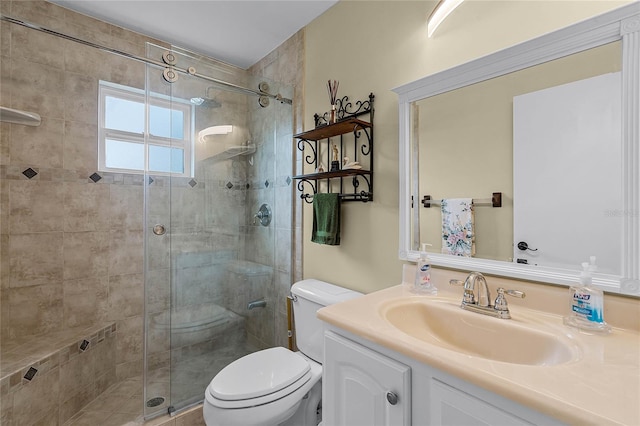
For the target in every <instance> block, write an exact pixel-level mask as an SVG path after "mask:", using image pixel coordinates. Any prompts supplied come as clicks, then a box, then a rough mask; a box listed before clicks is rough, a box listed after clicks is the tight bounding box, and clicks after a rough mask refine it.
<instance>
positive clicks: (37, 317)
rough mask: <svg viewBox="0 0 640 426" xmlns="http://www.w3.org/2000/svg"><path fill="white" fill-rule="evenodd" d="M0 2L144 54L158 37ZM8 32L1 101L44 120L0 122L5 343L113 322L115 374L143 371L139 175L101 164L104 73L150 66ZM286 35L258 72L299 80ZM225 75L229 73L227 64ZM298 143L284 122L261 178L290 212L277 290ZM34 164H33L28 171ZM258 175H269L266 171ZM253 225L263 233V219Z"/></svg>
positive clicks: (121, 75) (12, 12) (283, 275)
mask: <svg viewBox="0 0 640 426" xmlns="http://www.w3.org/2000/svg"><path fill="white" fill-rule="evenodd" d="M0 7H1V11H2V13H3V14H6V15H9V16H13V17H16V18H19V19H24V20H27V21H31V22H35V23H38V24H41V25H44V26H46V27H48V28H52V29H54V30H57V31H60V32H64V33H67V34H71V35H74V36H77V37H79V38H83V39H86V40H89V41H92V42H96V43H99V44H103V45H107V46H111V47H114V48H116V49H120V50H123V51H126V52H131V53H133V54H135V55H138V56H145V42H147V41H152V42H154V43H155V44H160V45H162V43H161V42H158V41H156V40H150V39H148V38H147V37H144V36H141V35H139V34H136V33H132V32H129V31H126V30H123V29H121V28H118V27H115V26H112V25H109V24H106V23H104V22H101V21H98V20H95V19H91V18H88V17H86V16H83V15H79V14H77V13H74V12H71V11H68V10H66V9H63V8H60V7H58V6H56V5H53V4H51V3H48V2H45V1H5V0H3V1H2V2H1V3H0ZM0 31H1V34H0V42H1V46H0V47H1V52H0V55H1V57H0V66H1V69H0V103H1V104H2V105H3V106H8V107H12V108H17V109H23V110H28V111H34V112H37V113H39V114H40V115H41V116H42V124H41V125H40V126H39V127H25V126H18V125H12V124H7V123H2V124H1V125H0V126H1V127H0V173H1V175H0V177H1V182H0V185H1V186H0V191H1V192H0V197H1V198H0V201H1V203H0V250H1V262H2V263H1V265H0V266H1V272H0V274H1V284H0V289H1V290H2V291H1V305H0V306H1V313H0V315H1V318H0V319H1V321H2V327H1V336H0V344H1V345H2V348H3V350H5V348H7V349H10V348H12V347H15V345H16V344H18V343H20V342H22V341H24V340H26V339H29V338H33V337H36V336H40V335H43V334H46V333H49V332H52V331H57V330H59V329H68V328H76V327H78V328H84V327H87V326H90V325H94V324H99V323H102V322H105V321H114V322H116V323H117V329H118V333H117V338H116V375H117V378H118V379H124V378H127V377H132V376H137V375H140V374H141V373H142V366H143V359H142V358H143V333H142V328H143V304H144V301H143V297H144V293H143V286H144V279H143V257H144V254H143V234H144V233H143V179H142V176H140V175H128V174H113V173H101V172H99V173H98V174H99V176H96V175H94V173H95V172H96V164H97V147H96V143H97V142H96V135H97V84H98V80H101V79H102V80H108V81H112V82H115V83H119V84H124V85H128V86H133V87H139V88H143V87H144V84H145V66H144V64H141V63H137V62H135V61H132V60H129V59H125V58H121V57H118V56H116V55H112V54H109V53H104V52H100V51H98V50H96V49H93V48H90V47H86V46H82V45H79V44H77V43H74V42H72V41H65V40H62V39H59V38H56V37H53V36H49V35H46V34H42V33H39V32H36V31H32V30H28V29H25V28H22V27H19V26H16V25H11V24H6V23H2V25H1V26H0ZM285 45H286V46H285V47H284V48H280V49H277V50H276V51H274V53H272V54H271V55H270V56H269V57H267V58H265V60H264V61H263V62H261V63H260V64H257V66H256V67H254V69H252V70H251V72H252V73H254V74H262V75H265V76H267V77H270V78H273V79H275V80H282V79H283V78H285V80H284V82H285V83H287V82H293V81H297V80H298V79H299V78H298V77H297V76H298V74H299V69H298V68H297V67H296V66H295V65H294V66H293V67H289V68H288V67H287V66H284V64H285V63H288V62H290V61H294V62H293V63H294V64H296V63H297V62H295V61H298V59H299V57H300V56H299V55H301V51H299V50H298V49H300V48H301V45H302V37H301V36H295V37H293V38H292V39H291V40H290V41H288V42H287V43H285ZM220 67H221V69H224V68H225V67H228V66H226V65H224V64H220ZM228 68H231V67H228ZM289 74H290V75H289ZM224 77H225V79H226V80H228V75H227V74H226V73H225V76H224ZM281 77H282V78H281ZM287 80H288V81H287ZM299 90H300V87H299V88H298V92H296V96H297V97H299V94H300V91H299ZM300 104H301V103H298V105H300ZM300 122H301V121H298V123H300ZM291 148H292V141H291V133H290V132H288V135H287V132H281V133H280V138H279V139H278V150H277V152H274V154H273V156H271V157H269V156H267V157H265V159H269V158H270V160H271V161H275V165H276V166H275V167H274V168H273V170H279V172H278V173H277V174H275V173H274V174H273V175H272V176H269V177H267V179H265V181H267V180H269V179H272V181H273V182H274V183H275V185H269V186H266V185H265V186H264V190H265V191H274V192H275V195H274V197H273V200H274V203H275V204H276V205H277V207H278V210H279V211H280V212H282V213H283V214H282V215H278V217H277V219H275V220H276V222H275V231H272V232H275V237H276V241H277V243H276V244H275V246H276V247H278V249H277V252H276V253H275V258H276V270H277V273H276V274H277V277H276V283H277V289H278V294H285V293H286V292H288V287H289V286H290V285H291V281H292V279H291V272H292V270H293V269H294V268H295V267H296V265H297V264H296V263H294V262H292V258H293V257H292V255H291V250H290V249H289V248H290V247H291V241H292V237H291V235H292V234H293V232H292V231H294V230H295V227H293V226H292V225H291V220H290V219H291V217H298V216H297V215H294V216H291V214H290V213H288V212H287V211H288V210H289V211H290V207H289V206H287V203H290V199H291V198H290V196H291V194H292V187H293V185H291V184H290V183H288V182H287V177H288V176H287V175H288V172H286V170H291V168H292V165H293V164H294V162H293V160H292V156H291ZM29 169H31V170H33V171H34V172H36V173H37V174H35V175H33V176H32V177H31V178H29V177H28V175H29V174H31V173H30V172H29V171H28V170H29ZM283 170H284V171H283ZM25 172H26V173H25ZM92 175H93V179H91V178H90V176H92ZM253 178H254V179H255V181H262V177H260V176H253V177H252V179H253ZM269 187H270V189H269ZM187 190H188V188H185V193H186V191H187ZM255 191H256V192H258V191H259V189H256V190H255ZM261 198H263V197H261V196H258V195H257V194H256V196H255V199H253V200H252V202H251V203H250V204H249V205H250V207H249V210H253V209H254V207H259V203H260V199H261ZM256 211H257V210H256ZM249 214H251V215H252V214H253V212H252V211H249ZM287 222H288V223H287ZM255 231H256V232H260V231H258V228H257V227H256V229H255ZM251 232H252V230H251V229H249V230H248V233H251ZM265 244H266V243H265ZM250 245H251V247H252V248H251V250H255V251H254V252H251V251H250V250H248V252H247V253H245V255H246V258H247V259H249V260H254V261H256V262H259V260H260V259H259V255H258V254H259V253H261V252H263V248H262V247H260V245H259V244H250ZM274 249H275V248H274V247H273V246H271V247H270V250H274ZM278 300H284V298H283V297H278ZM280 303H281V302H278V304H277V306H278V307H277V309H276V311H277V315H278V317H277V319H278V321H277V322H278V324H279V325H278V326H277V331H276V340H277V341H278V343H280V344H285V342H286V333H285V332H284V329H285V324H286V322H285V320H284V315H285V314H284V312H286V311H285V309H284V305H283V304H280Z"/></svg>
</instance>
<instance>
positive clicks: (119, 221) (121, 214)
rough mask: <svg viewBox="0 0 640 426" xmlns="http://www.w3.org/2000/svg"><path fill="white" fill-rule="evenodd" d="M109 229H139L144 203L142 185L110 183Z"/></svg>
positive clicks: (140, 227) (141, 223)
mask: <svg viewBox="0 0 640 426" xmlns="http://www.w3.org/2000/svg"><path fill="white" fill-rule="evenodd" d="M109 201H110V202H109V204H110V210H109V212H110V215H109V217H110V226H111V229H127V230H134V229H135V230H141V229H142V225H143V220H142V214H143V205H144V189H143V187H142V185H110V191H109Z"/></svg>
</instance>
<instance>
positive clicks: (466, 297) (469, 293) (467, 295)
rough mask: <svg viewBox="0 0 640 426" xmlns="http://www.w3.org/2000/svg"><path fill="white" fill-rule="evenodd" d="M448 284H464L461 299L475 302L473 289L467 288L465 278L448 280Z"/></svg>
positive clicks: (466, 301)
mask: <svg viewBox="0 0 640 426" xmlns="http://www.w3.org/2000/svg"><path fill="white" fill-rule="evenodd" d="M449 284H450V285H458V286H464V296H463V301H464V302H465V303H476V296H475V295H474V294H473V289H470V288H467V285H466V284H467V281H466V280H464V281H463V280H453V279H452V280H449Z"/></svg>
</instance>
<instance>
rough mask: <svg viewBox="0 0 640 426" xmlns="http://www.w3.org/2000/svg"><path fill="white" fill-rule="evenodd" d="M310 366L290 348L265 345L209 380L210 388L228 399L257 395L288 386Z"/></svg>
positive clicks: (248, 397)
mask: <svg viewBox="0 0 640 426" xmlns="http://www.w3.org/2000/svg"><path fill="white" fill-rule="evenodd" d="M310 369H311V367H310V366H309V363H308V362H307V360H305V359H304V358H303V357H302V356H300V355H297V354H295V353H293V352H291V351H290V350H288V349H285V348H282V347H276V348H270V349H265V350H262V351H259V352H254V353H252V354H249V355H246V356H244V357H242V358H240V359H238V360H236V361H234V362H232V363H231V364H229V365H227V366H226V367H225V368H223V369H222V371H220V372H219V373H218V374H217V375H216V376H215V377H214V378H213V380H212V381H211V383H210V384H209V392H210V393H211V395H213V396H214V397H215V398H217V399H220V400H225V401H239V400H245V399H250V398H257V397H260V396H264V395H268V394H270V393H274V392H277V391H279V390H281V389H284V388H286V387H287V386H289V385H291V384H292V383H294V382H296V381H297V380H299V379H300V378H301V377H303V376H304V375H305V374H307V373H308V372H309V371H310Z"/></svg>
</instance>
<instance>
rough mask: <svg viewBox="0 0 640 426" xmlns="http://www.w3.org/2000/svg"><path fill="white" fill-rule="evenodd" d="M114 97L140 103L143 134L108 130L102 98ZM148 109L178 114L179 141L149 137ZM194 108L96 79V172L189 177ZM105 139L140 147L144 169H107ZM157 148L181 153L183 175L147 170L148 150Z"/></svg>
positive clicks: (158, 95)
mask: <svg viewBox="0 0 640 426" xmlns="http://www.w3.org/2000/svg"><path fill="white" fill-rule="evenodd" d="M107 97H114V98H118V99H123V100H127V101H131V102H137V103H141V104H142V105H143V106H144V126H143V127H144V131H143V132H142V133H136V132H128V131H124V130H117V129H110V128H107V127H106V115H105V114H106V98H107ZM150 106H157V107H160V108H166V109H169V110H177V111H181V112H182V116H183V123H182V126H183V133H182V135H183V139H177V138H173V137H164V136H157V135H152V134H151V133H150V132H149V122H150V118H149V110H150ZM194 112H195V108H194V106H193V105H192V104H191V103H190V102H189V101H187V100H183V99H178V98H172V97H170V96H167V95H161V94H159V93H151V92H150V93H149V95H148V96H147V94H146V93H145V91H144V90H142V89H137V88H134V87H128V86H124V85H120V84H116V83H111V82H108V81H102V80H100V82H99V84H98V171H102V172H114V173H132V174H144V173H149V174H153V175H164V176H169V175H170V176H178V177H193V162H194V158H193V153H194V136H193V131H192V129H193V120H194V115H195V114H194ZM107 139H112V140H117V141H122V142H127V143H137V144H140V145H143V147H144V168H143V169H126V168H117V167H108V166H107V165H106V163H107V143H106V141H107ZM150 146H159V147H166V148H177V149H182V150H183V172H182V173H177V172H171V171H156V170H149V147H150Z"/></svg>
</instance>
